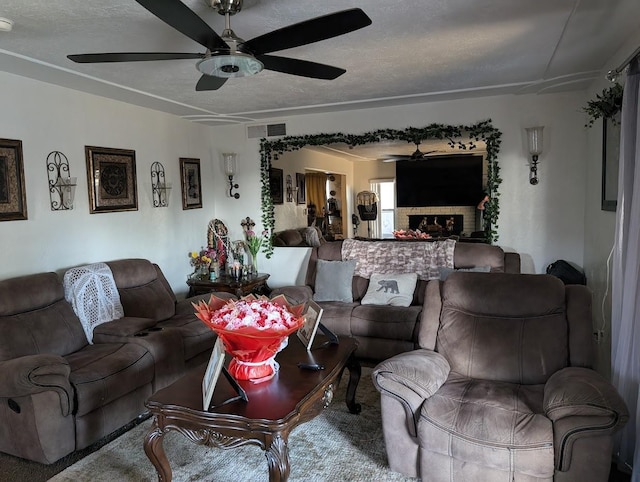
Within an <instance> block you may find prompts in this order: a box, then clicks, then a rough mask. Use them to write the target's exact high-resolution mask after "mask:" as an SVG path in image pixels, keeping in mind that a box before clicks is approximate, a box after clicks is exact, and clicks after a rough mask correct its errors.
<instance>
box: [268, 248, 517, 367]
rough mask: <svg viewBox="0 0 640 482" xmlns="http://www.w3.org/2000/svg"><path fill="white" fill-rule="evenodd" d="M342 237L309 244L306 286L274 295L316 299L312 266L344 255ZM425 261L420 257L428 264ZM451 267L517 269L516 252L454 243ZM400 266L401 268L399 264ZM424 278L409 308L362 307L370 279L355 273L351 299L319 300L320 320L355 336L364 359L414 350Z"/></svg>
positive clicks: (423, 308)
mask: <svg viewBox="0 0 640 482" xmlns="http://www.w3.org/2000/svg"><path fill="white" fill-rule="evenodd" d="M362 242H363V243H367V241H362ZM343 243H344V241H330V242H327V243H324V244H322V245H321V246H319V247H316V248H313V249H312V251H311V257H310V259H309V265H308V268H307V274H306V284H305V286H288V287H282V288H277V289H275V290H274V291H273V293H272V295H274V296H275V295H277V294H285V295H286V296H287V298H289V299H290V300H291V301H292V302H296V303H301V302H303V301H307V300H310V299H313V298H314V295H315V294H316V293H315V288H316V267H317V264H318V260H327V261H339V260H342V259H343V256H342V255H343V253H342V247H343ZM370 243H372V244H371V249H375V250H389V251H390V252H391V251H392V250H394V249H395V248H394V246H398V245H407V244H408V243H410V244H412V245H422V244H423V243H431V241H393V240H389V241H371V242H370ZM427 262H428V260H424V263H427ZM453 265H454V268H456V269H470V268H477V267H481V266H482V267H486V268H487V269H490V271H491V272H510V273H519V272H520V256H519V255H518V254H517V253H505V252H504V251H503V250H502V249H501V248H500V247H498V246H490V245H487V244H480V243H462V242H457V243H455V248H454V251H453ZM401 269H402V268H401ZM426 285H427V281H426V280H419V281H418V282H417V284H416V287H415V291H414V293H413V300H412V301H411V305H410V306H407V307H405V306H386V305H363V304H361V300H362V299H363V297H364V296H365V294H366V293H367V289H368V287H369V279H365V278H363V277H360V276H357V275H355V276H353V279H352V283H351V289H352V298H353V301H352V302H344V301H321V302H318V304H319V305H320V306H321V307H322V308H323V310H324V312H323V315H322V319H321V320H322V323H323V324H324V325H325V326H326V327H327V328H329V329H330V330H331V331H333V332H334V333H335V334H337V335H339V336H353V337H355V338H356V339H357V340H358V350H357V352H356V354H357V355H358V357H360V358H363V359H371V360H378V361H380V360H384V359H386V358H389V357H391V356H393V355H396V354H398V353H402V352H406V351H409V350H413V349H415V348H416V347H417V346H418V339H417V334H418V332H419V329H420V323H421V320H422V319H423V318H424V316H426V314H427V312H428V310H429V306H428V305H427V304H426V300H425V288H426Z"/></svg>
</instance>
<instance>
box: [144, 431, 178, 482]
mask: <svg viewBox="0 0 640 482" xmlns="http://www.w3.org/2000/svg"><path fill="white" fill-rule="evenodd" d="M163 438H164V432H163V431H162V430H161V429H159V428H158V423H157V419H154V420H153V426H152V428H151V431H150V432H149V433H148V434H147V436H146V437H145V438H144V452H145V453H146V454H147V457H148V458H149V460H150V461H151V463H152V464H153V466H154V467H155V468H156V472H158V482H171V467H170V466H169V459H167V456H166V454H165V453H164V447H163V446H162V439H163Z"/></svg>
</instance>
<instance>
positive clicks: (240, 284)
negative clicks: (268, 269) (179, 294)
mask: <svg viewBox="0 0 640 482" xmlns="http://www.w3.org/2000/svg"><path fill="white" fill-rule="evenodd" d="M269 276H270V275H269V274H267V273H258V274H256V275H252V276H246V277H243V278H240V279H239V280H237V279H235V278H233V277H232V276H229V275H227V274H223V275H221V276H220V277H219V278H218V279H216V280H215V281H211V280H208V279H199V278H190V279H188V280H187V285H189V294H188V296H196V295H201V294H206V293H211V292H214V291H223V292H225V293H233V294H234V295H236V296H237V297H238V298H240V297H242V296H245V295H248V294H249V293H254V294H258V295H268V294H269V293H270V292H271V289H270V288H269V287H268V286H267V279H269Z"/></svg>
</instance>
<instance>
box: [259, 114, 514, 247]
mask: <svg viewBox="0 0 640 482" xmlns="http://www.w3.org/2000/svg"><path fill="white" fill-rule="evenodd" d="M501 136H502V133H501V132H500V131H499V130H498V129H496V128H494V127H493V126H492V125H491V119H489V120H486V121H482V122H479V123H477V124H473V125H468V126H466V125H459V126H452V125H445V124H430V125H428V126H426V127H408V128H406V129H404V130H396V129H379V130H376V131H372V132H366V133H364V134H359V135H357V134H343V133H341V132H336V133H334V134H312V135H304V136H286V137H282V138H280V139H277V140H272V141H269V140H267V139H261V140H260V180H261V181H262V191H261V192H262V226H263V227H264V228H265V229H267V230H268V231H269V233H270V234H271V236H270V237H269V242H267V243H263V253H264V254H265V255H266V257H267V258H270V257H271V255H272V254H273V245H272V243H271V240H272V239H273V229H274V226H275V215H274V205H273V199H272V197H271V188H270V186H269V170H270V169H271V161H272V160H277V159H278V157H279V156H281V155H282V154H284V153H285V152H291V151H297V150H299V149H302V148H303V147H305V146H321V145H326V144H335V143H344V144H347V145H349V146H360V145H363V144H370V143H373V142H381V141H406V142H415V141H416V139H418V140H429V139H444V140H447V142H448V143H449V146H450V147H451V148H458V149H460V150H471V149H475V148H476V144H477V143H478V142H480V141H484V142H485V144H486V152H487V165H488V169H487V187H486V188H487V194H488V195H489V198H490V200H489V201H488V202H487V203H486V204H485V210H484V222H485V225H484V232H485V237H486V239H487V241H488V242H489V243H493V242H495V241H497V240H498V234H497V231H496V229H497V228H498V224H497V223H498V214H499V212H500V208H499V198H500V194H499V193H498V186H499V185H500V183H501V182H502V179H501V178H500V166H498V161H497V157H498V152H499V151H500V142H501V141H500V137H501Z"/></svg>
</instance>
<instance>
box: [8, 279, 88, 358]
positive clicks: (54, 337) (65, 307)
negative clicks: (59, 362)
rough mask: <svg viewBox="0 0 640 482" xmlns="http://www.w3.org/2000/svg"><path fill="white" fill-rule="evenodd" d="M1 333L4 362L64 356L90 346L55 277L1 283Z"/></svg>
mask: <svg viewBox="0 0 640 482" xmlns="http://www.w3.org/2000/svg"><path fill="white" fill-rule="evenodd" d="M0 333H2V336H0V361H4V360H10V359H12V358H18V357H21V356H27V355H38V354H44V353H48V354H52V355H60V356H64V355H66V354H68V353H72V352H74V351H76V350H80V349H81V348H82V347H84V346H85V345H87V338H86V336H85V334H84V330H83V329H82V325H81V324H80V320H78V317H77V316H76V314H75V313H74V312H73V309H72V308H71V305H70V304H69V303H67V301H66V300H65V299H64V288H63V286H62V281H61V280H60V278H59V277H58V275H56V274H55V273H38V274H33V275H28V276H21V277H18V278H11V279H6V280H3V281H0Z"/></svg>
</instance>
